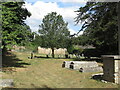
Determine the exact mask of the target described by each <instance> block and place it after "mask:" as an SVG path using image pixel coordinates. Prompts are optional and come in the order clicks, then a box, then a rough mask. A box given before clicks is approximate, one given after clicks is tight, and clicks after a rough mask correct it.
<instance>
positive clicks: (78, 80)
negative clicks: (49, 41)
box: [2, 52, 118, 88]
mask: <svg viewBox="0 0 120 90" xmlns="http://www.w3.org/2000/svg"><path fill="white" fill-rule="evenodd" d="M13 54H14V55H16V57H14V59H15V58H17V59H19V60H17V61H16V63H19V64H20V66H13V67H12V66H11V67H9V66H7V67H5V68H14V69H13V71H6V72H3V73H2V75H3V76H2V78H3V79H13V80H14V88H117V87H118V85H116V84H113V83H103V82H101V81H98V80H94V79H91V75H92V74H95V73H80V72H78V71H74V70H70V69H66V68H62V67H61V65H62V63H63V61H67V60H68V61H69V60H72V59H53V58H35V59H28V56H30V53H29V52H14V53H13ZM36 55H37V54H36ZM9 57H10V56H9ZM9 59H13V58H7V60H8V63H9ZM15 60H16V59H15ZM21 64H22V67H21Z"/></svg>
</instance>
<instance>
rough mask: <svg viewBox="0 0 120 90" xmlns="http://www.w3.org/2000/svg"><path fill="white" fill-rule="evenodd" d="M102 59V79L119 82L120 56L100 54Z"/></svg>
mask: <svg viewBox="0 0 120 90" xmlns="http://www.w3.org/2000/svg"><path fill="white" fill-rule="evenodd" d="M102 59H103V73H104V75H103V79H104V80H106V81H109V82H114V83H117V84H120V82H119V81H120V74H119V71H120V67H119V63H120V56H119V55H102Z"/></svg>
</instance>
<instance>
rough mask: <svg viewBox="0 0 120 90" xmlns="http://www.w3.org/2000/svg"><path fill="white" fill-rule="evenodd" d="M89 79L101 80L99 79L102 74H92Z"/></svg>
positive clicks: (101, 77) (101, 78)
mask: <svg viewBox="0 0 120 90" xmlns="http://www.w3.org/2000/svg"><path fill="white" fill-rule="evenodd" d="M91 79H94V80H98V81H101V80H103V75H100V74H99V75H94V76H92V78H91Z"/></svg>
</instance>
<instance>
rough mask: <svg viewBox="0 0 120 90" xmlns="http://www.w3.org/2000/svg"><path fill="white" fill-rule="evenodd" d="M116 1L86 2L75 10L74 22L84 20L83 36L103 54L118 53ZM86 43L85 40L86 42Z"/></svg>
mask: <svg viewBox="0 0 120 90" xmlns="http://www.w3.org/2000/svg"><path fill="white" fill-rule="evenodd" d="M116 8H117V3H115V2H109V3H108V2H104V3H100V2H88V3H87V4H86V5H85V6H84V7H81V8H79V10H77V12H78V16H77V18H76V22H77V23H79V22H80V21H84V24H83V26H82V27H83V28H82V29H83V30H85V32H84V36H86V37H88V38H89V39H88V40H89V42H90V43H91V44H92V45H93V46H95V47H96V48H97V49H99V50H101V51H103V54H118V23H117V12H116ZM86 43H87V42H86Z"/></svg>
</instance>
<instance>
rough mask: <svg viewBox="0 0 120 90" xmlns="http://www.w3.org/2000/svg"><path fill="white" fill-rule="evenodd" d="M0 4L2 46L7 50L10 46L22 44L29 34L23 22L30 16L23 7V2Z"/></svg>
mask: <svg viewBox="0 0 120 90" xmlns="http://www.w3.org/2000/svg"><path fill="white" fill-rule="evenodd" d="M1 4H2V7H1V9H2V45H3V47H4V48H8V47H9V46H11V45H15V44H20V43H22V40H25V37H26V35H27V34H28V33H30V32H31V31H30V29H29V28H28V26H27V25H26V24H25V23H24V20H26V18H27V17H30V16H31V14H30V12H28V10H27V9H26V8H24V7H23V5H24V2H1ZM26 32H28V33H26Z"/></svg>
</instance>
